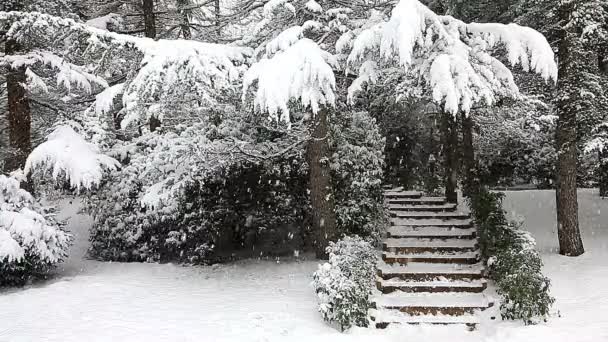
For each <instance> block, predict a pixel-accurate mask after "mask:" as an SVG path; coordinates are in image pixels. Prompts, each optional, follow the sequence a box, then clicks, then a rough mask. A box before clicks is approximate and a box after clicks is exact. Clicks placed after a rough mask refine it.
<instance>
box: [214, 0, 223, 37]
mask: <svg viewBox="0 0 608 342" xmlns="http://www.w3.org/2000/svg"><path fill="white" fill-rule="evenodd" d="M221 15H222V14H221V13H220V0H215V27H216V28H215V33H216V34H217V40H218V41H219V40H220V37H221V35H222V26H221V24H222V21H221V18H220V16H221Z"/></svg>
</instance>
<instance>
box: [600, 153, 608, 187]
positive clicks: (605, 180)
mask: <svg viewBox="0 0 608 342" xmlns="http://www.w3.org/2000/svg"><path fill="white" fill-rule="evenodd" d="M599 159H600V196H601V197H608V149H606V148H605V149H603V150H602V152H600V153H599Z"/></svg>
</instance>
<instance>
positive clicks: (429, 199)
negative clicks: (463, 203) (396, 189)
mask: <svg viewBox="0 0 608 342" xmlns="http://www.w3.org/2000/svg"><path fill="white" fill-rule="evenodd" d="M387 201H388V203H394V204H397V203H400V204H422V203H424V204H444V203H445V202H446V199H445V197H420V198H387Z"/></svg>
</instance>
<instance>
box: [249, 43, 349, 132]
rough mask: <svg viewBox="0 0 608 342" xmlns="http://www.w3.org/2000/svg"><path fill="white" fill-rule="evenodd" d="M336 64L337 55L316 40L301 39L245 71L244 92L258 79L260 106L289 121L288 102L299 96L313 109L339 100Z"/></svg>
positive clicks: (331, 104) (273, 115) (264, 110)
mask: <svg viewBox="0 0 608 342" xmlns="http://www.w3.org/2000/svg"><path fill="white" fill-rule="evenodd" d="M288 37H290V38H291V37H292V35H291V34H289V35H288ZM278 45H281V46H283V45H284V44H278ZM332 66H337V60H336V59H335V57H334V56H332V55H331V54H329V53H327V52H325V51H323V50H321V48H320V47H319V46H318V45H317V44H316V43H315V42H313V41H312V40H310V39H307V38H303V39H300V40H298V41H297V42H295V43H292V44H290V45H289V46H288V47H287V48H286V49H285V50H283V51H281V52H277V53H276V54H275V55H274V56H272V57H271V58H268V57H265V58H262V59H261V60H260V61H259V62H257V63H255V64H254V65H253V66H251V68H249V70H247V72H246V73H245V78H244V81H243V96H244V97H245V96H246V94H247V90H248V89H249V88H252V87H253V86H254V83H256V82H257V90H256V92H255V98H254V104H255V106H256V108H257V109H258V110H260V111H263V112H268V113H269V114H270V117H271V118H273V119H279V120H282V121H285V122H288V123H289V122H290V118H289V107H288V103H289V101H291V100H299V101H300V102H301V104H302V105H303V106H305V107H310V108H311V109H312V111H313V113H317V112H318V111H319V109H320V107H321V106H333V105H334V104H335V94H334V88H335V85H336V80H335V78H334V72H333V70H332Z"/></svg>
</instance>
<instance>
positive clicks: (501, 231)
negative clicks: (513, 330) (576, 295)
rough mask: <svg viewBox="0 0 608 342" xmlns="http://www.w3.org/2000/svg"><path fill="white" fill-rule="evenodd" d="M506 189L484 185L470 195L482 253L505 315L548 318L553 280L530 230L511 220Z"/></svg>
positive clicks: (533, 319) (528, 320) (534, 319)
mask: <svg viewBox="0 0 608 342" xmlns="http://www.w3.org/2000/svg"><path fill="white" fill-rule="evenodd" d="M503 197H504V194H502V193H491V192H489V191H487V190H485V189H481V190H480V191H479V192H478V193H477V194H475V195H474V196H473V197H472V198H470V199H469V205H470V207H471V211H472V214H473V216H474V218H475V222H476V224H477V227H478V231H479V240H480V246H481V253H482V256H483V258H484V259H485V260H486V261H487V264H488V267H489V271H490V277H491V278H492V279H493V280H494V281H495V282H496V285H497V292H498V294H500V295H501V296H502V297H503V298H502V302H501V305H500V311H501V315H502V317H503V318H504V319H513V320H515V319H520V320H523V321H524V322H525V323H526V324H533V323H536V322H537V321H538V320H539V319H546V318H547V317H548V316H549V310H550V308H551V305H552V304H553V303H554V301H555V299H554V298H553V297H551V295H550V294H549V287H550V280H549V278H547V277H545V276H544V275H543V274H542V265H543V263H542V259H541V257H540V254H539V253H538V251H536V249H535V244H536V243H535V241H534V238H533V237H532V235H531V234H530V233H529V232H526V231H523V230H521V229H519V226H518V225H517V224H516V223H514V222H509V221H508V220H507V218H506V215H505V212H504V210H503V209H502V198H503Z"/></svg>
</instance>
